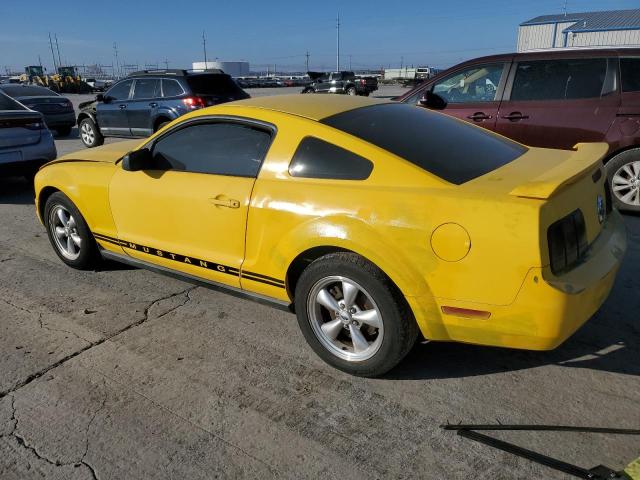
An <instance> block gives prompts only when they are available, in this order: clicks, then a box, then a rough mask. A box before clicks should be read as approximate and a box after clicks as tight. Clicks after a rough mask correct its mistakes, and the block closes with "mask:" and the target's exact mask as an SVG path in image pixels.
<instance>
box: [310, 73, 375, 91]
mask: <svg viewBox="0 0 640 480" xmlns="http://www.w3.org/2000/svg"><path fill="white" fill-rule="evenodd" d="M308 75H309V78H311V80H312V82H311V83H310V84H309V85H308V86H306V87H304V88H303V89H302V93H344V94H347V95H364V96H365V97H368V96H369V94H370V93H371V92H375V91H376V90H377V89H378V79H377V78H375V77H356V75H355V73H353V72H330V73H322V72H309V73H308Z"/></svg>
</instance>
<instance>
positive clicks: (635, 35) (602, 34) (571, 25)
mask: <svg viewBox="0 0 640 480" xmlns="http://www.w3.org/2000/svg"><path fill="white" fill-rule="evenodd" d="M614 46H615V47H620V46H625V47H630V46H634V47H638V46H640V9H634V10H609V11H605V12H583V13H566V14H558V15H542V16H540V17H536V18H532V19H531V20H527V21H526V22H523V23H521V24H520V27H519V29H518V52H526V51H530V50H542V49H549V48H580V47H591V48H593V47H614Z"/></svg>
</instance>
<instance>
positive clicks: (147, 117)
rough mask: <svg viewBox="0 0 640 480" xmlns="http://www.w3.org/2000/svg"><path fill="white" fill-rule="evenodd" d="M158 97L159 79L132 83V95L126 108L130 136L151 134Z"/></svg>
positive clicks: (144, 79) (139, 79)
mask: <svg viewBox="0 0 640 480" xmlns="http://www.w3.org/2000/svg"><path fill="white" fill-rule="evenodd" d="M160 96H161V90H160V79H158V78H137V79H136V80H135V81H134V83H133V94H132V96H131V100H130V101H129V104H128V105H127V108H126V112H127V118H128V120H129V128H130V129H131V135H133V136H134V137H146V136H148V135H151V134H152V133H153V119H154V118H155V117H156V111H157V109H158V98H159V97H160Z"/></svg>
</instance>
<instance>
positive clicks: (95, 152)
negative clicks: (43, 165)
mask: <svg viewBox="0 0 640 480" xmlns="http://www.w3.org/2000/svg"><path fill="white" fill-rule="evenodd" d="M139 144H140V140H139V139H138V140H125V141H124V142H116V143H112V144H110V145H103V146H102V147H96V148H91V149H86V150H79V151H77V152H73V153H68V154H66V155H63V156H62V157H59V158H56V159H55V160H53V161H52V162H49V163H48V165H50V164H52V163H61V162H101V163H115V162H117V161H118V160H119V159H121V158H122V157H123V156H124V155H125V154H127V153H129V152H130V151H131V150H133V149H134V148H135V147H137V146H138V145H139Z"/></svg>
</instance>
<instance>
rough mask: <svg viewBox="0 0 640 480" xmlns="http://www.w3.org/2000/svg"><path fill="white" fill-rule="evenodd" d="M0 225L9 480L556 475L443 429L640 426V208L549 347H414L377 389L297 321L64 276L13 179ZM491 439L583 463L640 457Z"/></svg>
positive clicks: (616, 448)
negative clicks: (592, 301) (328, 353)
mask: <svg viewBox="0 0 640 480" xmlns="http://www.w3.org/2000/svg"><path fill="white" fill-rule="evenodd" d="M278 93H279V92H278ZM73 142H75V144H74V143H73ZM59 146H60V151H61V152H63V151H64V150H65V149H67V148H69V149H72V148H79V141H78V140H77V139H76V140H74V139H63V140H59ZM0 219H1V220H2V226H1V227H0V478H1V479H3V480H10V479H25V478H27V479H30V478H47V479H64V480H68V479H101V480H104V479H146V478H154V479H158V478H159V479H186V478H188V479H199V478H202V479H205V478H206V479H210V478H238V477H244V478H247V477H249V478H296V479H301V478H310V479H315V478H340V479H342V478H344V477H345V476H348V477H349V478H353V479H357V478H363V479H364V478H367V479H371V478H406V479H410V478H411V479H413V478H427V479H469V478H490V479H492V480H495V479H530V478H545V479H561V478H568V477H565V476H563V475H560V474H557V473H555V472H554V471H552V470H549V469H547V468H545V467H540V466H537V465H534V464H532V463H530V462H527V461H525V460H521V459H518V458H515V457H513V456H510V455H508V454H505V453H501V452H498V451H496V450H493V449H491V448H489V447H485V446H483V445H479V444H475V443H473V442H471V441H469V440H466V439H463V438H460V437H456V436H455V435H454V434H452V433H451V432H445V431H442V430H441V429H440V428H439V425H441V424H443V423H446V422H452V423H458V422H463V423H496V422H501V423H541V424H547V423H549V424H571V425H591V426H611V427H634V428H638V427H639V426H640V407H639V405H640V377H639V375H640V344H639V340H640V324H639V320H640V318H639V317H640V315H639V314H638V312H640V295H638V292H640V276H639V275H638V271H639V270H638V267H639V265H640V263H639V262H640V217H637V216H636V217H634V216H627V217H625V220H626V223H627V225H628V230H629V252H628V254H627V256H626V258H625V261H624V265H623V268H622V271H621V273H620V275H619V277H618V280H617V282H616V285H615V288H614V290H613V293H612V294H611V296H610V298H609V299H608V301H607V302H606V304H605V305H604V307H603V308H602V309H601V311H600V312H599V313H598V314H597V315H596V316H595V317H594V318H593V319H591V321H589V322H588V323H587V324H586V325H585V326H584V327H583V328H582V329H581V330H579V331H578V332H577V334H576V335H574V336H573V337H572V338H571V339H570V340H568V341H567V342H566V343H565V344H564V345H562V346H561V347H559V348H558V349H557V350H555V351H553V352H538V353H535V352H523V351H513V350H506V349H497V348H483V347H476V346H471V345H460V344H444V343H442V344H436V343H431V344H426V345H422V344H420V345H417V346H416V347H415V349H414V350H413V351H412V352H411V354H410V355H409V357H408V358H407V359H406V360H405V361H404V362H403V363H402V364H401V365H400V366H399V367H398V368H396V369H395V370H394V371H392V372H391V373H390V374H388V375H387V376H386V377H384V378H381V379H376V380H370V379H362V378H355V377H351V376H348V375H345V374H343V373H341V372H339V371H336V370H333V369H331V368H330V367H328V366H327V365H325V364H324V363H323V362H322V361H320V360H319V359H318V358H317V357H316V356H315V355H314V354H313V353H312V352H311V351H310V349H309V348H308V347H307V346H306V344H305V342H304V340H303V338H302V335H301V334H300V333H299V331H298V327H297V324H296V322H295V318H294V317H293V316H292V315H290V314H286V313H283V312H281V311H278V310H273V309H270V308H269V307H265V306H262V305H258V304H255V303H251V302H247V301H243V300H239V299H236V298H234V297H231V296H227V295H224V294H221V293H218V292H215V291H211V290H207V289H204V288H201V287H193V286H192V285H190V284H187V283H183V282H181V281H178V280H174V279H171V278H167V277H163V276H160V275H157V274H154V273H150V272H147V271H144V270H135V269H129V268H127V267H121V266H118V265H115V264H105V265H104V267H103V268H101V269H100V270H99V271H91V272H80V271H75V270H72V269H70V268H67V267H66V266H64V265H63V264H62V263H61V262H60V261H59V260H58V258H57V257H56V256H55V254H54V252H53V250H52V248H51V246H50V245H49V243H48V241H47V238H46V234H45V232H44V229H43V227H42V226H41V225H40V224H39V223H38V222H37V220H36V219H35V216H34V206H33V191H32V190H31V189H30V187H29V186H28V185H27V184H26V183H24V182H23V181H21V180H17V179H0ZM500 437H501V438H505V439H508V440H511V441H515V442H518V443H520V444H521V445H523V446H524V447H527V448H531V449H534V450H538V451H540V452H542V453H546V454H549V455H554V456H556V457H559V458H562V459H563V460H565V461H568V462H573V463H576V464H579V465H583V466H586V467H592V466H595V465H597V464H600V463H603V464H606V465H609V466H611V467H615V468H621V467H623V466H624V465H626V464H627V463H629V461H631V460H632V459H633V458H636V457H637V456H638V455H639V450H640V441H639V440H638V438H637V437H623V436H615V435H585V434H556V433H534V434H531V433H505V434H503V435H501V436H500Z"/></svg>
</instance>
